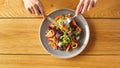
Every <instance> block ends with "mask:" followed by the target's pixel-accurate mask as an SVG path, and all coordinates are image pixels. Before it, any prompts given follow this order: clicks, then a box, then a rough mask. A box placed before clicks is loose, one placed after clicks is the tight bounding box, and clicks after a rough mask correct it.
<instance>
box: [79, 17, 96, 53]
mask: <svg viewBox="0 0 120 68" xmlns="http://www.w3.org/2000/svg"><path fill="white" fill-rule="evenodd" d="M86 20H87V22H88V25H89V29H90V38H89V42H88V44H87V47H86V48H85V50H84V51H83V52H82V53H81V54H80V55H87V54H89V52H90V51H91V50H92V48H93V47H94V44H95V37H96V35H95V32H96V30H95V26H94V23H93V20H92V19H86Z"/></svg>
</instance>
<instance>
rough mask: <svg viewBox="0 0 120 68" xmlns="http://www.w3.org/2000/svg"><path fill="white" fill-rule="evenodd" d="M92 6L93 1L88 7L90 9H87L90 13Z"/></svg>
mask: <svg viewBox="0 0 120 68" xmlns="http://www.w3.org/2000/svg"><path fill="white" fill-rule="evenodd" d="M92 4H93V0H90V4H89V6H88V8H87V11H89V10H90V9H91V7H92Z"/></svg>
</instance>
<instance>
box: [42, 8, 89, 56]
mask: <svg viewBox="0 0 120 68" xmlns="http://www.w3.org/2000/svg"><path fill="white" fill-rule="evenodd" d="M68 13H70V14H71V15H72V16H73V15H74V14H75V12H74V11H73V10H70V9H59V10H55V11H53V12H52V13H50V14H49V15H48V16H49V17H51V18H53V19H54V18H55V17H56V16H58V15H66V14H68ZM75 20H76V22H77V24H78V26H79V27H81V29H82V32H81V35H80V40H79V42H78V44H79V46H78V47H77V48H76V49H73V50H70V51H69V52H66V51H60V50H54V49H53V48H52V47H51V46H50V45H49V44H48V42H49V41H48V40H47V38H46V37H45V31H46V30H47V29H48V26H49V25H50V23H51V22H50V21H49V20H47V19H45V20H43V22H42V24H41V28H40V39H41V42H42V44H43V47H44V48H45V49H46V50H47V51H48V52H49V53H50V54H51V55H53V56H56V57H58V58H71V57H74V56H76V55H78V54H80V53H81V52H82V51H83V50H84V49H85V47H86V46H87V43H88V40H89V34H90V33H89V27H88V24H87V22H86V20H85V19H84V18H83V16H82V15H79V16H77V17H76V18H75Z"/></svg>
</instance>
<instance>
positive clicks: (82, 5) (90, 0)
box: [75, 0, 97, 16]
mask: <svg viewBox="0 0 120 68" xmlns="http://www.w3.org/2000/svg"><path fill="white" fill-rule="evenodd" d="M96 3H97V0H80V2H79V4H78V6H77V8H76V12H75V15H76V16H77V15H78V14H79V13H81V14H83V13H85V12H86V11H89V10H90V8H91V7H95V5H96Z"/></svg>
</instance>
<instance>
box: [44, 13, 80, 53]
mask: <svg viewBox="0 0 120 68" xmlns="http://www.w3.org/2000/svg"><path fill="white" fill-rule="evenodd" d="M69 17H71V14H67V15H65V16H64V15H60V16H57V17H56V18H55V19H54V20H55V21H56V22H55V23H51V24H50V25H49V28H48V29H47V30H46V34H45V37H46V38H47V39H48V40H49V43H48V44H49V45H50V46H52V47H53V49H57V50H64V51H66V52H68V51H69V50H71V49H75V48H77V47H78V41H79V39H80V33H81V28H80V27H79V26H78V25H77V24H76V21H75V20H74V19H73V20H72V21H71V22H65V20H66V19H67V18H69Z"/></svg>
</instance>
